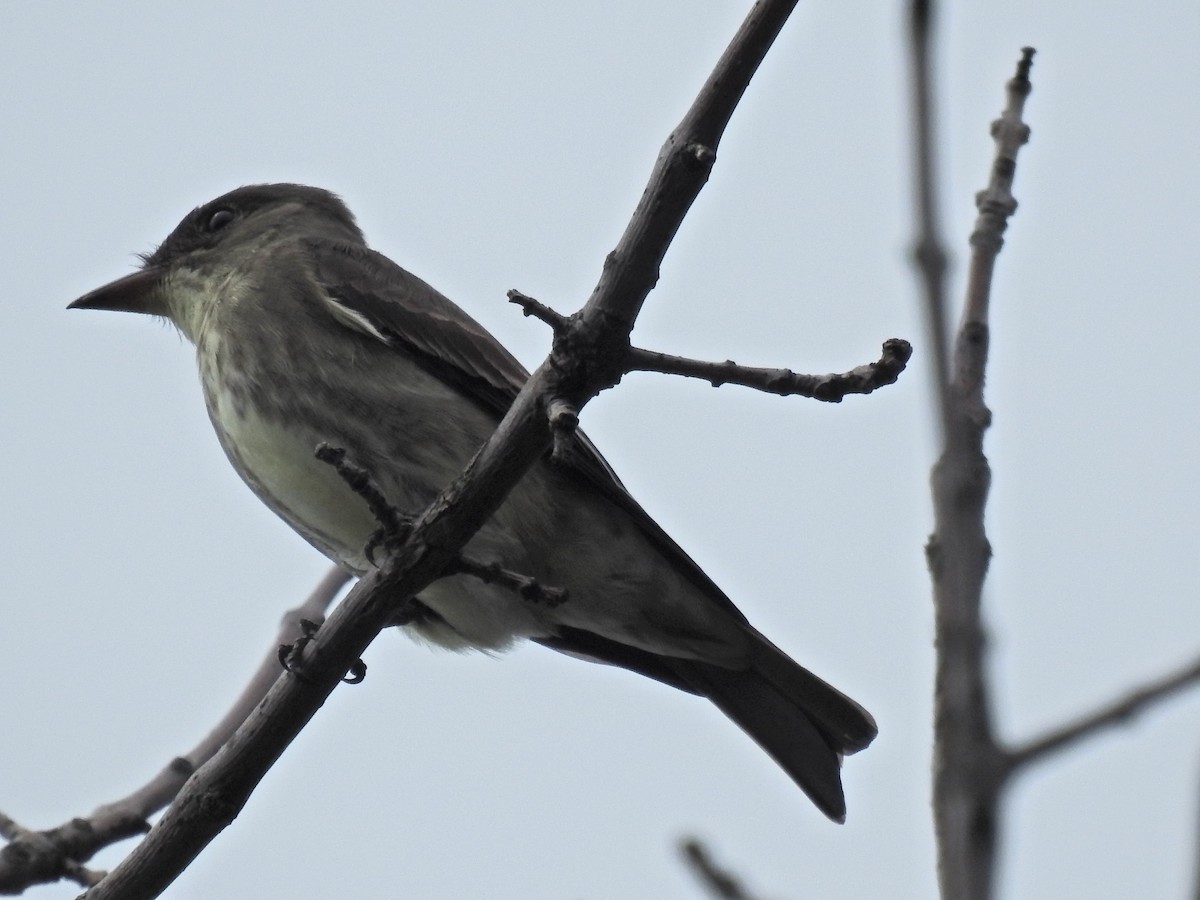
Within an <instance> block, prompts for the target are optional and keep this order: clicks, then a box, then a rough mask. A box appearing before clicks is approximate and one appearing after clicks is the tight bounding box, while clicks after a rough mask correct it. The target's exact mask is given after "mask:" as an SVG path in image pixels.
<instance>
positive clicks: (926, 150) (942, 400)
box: [908, 0, 950, 434]
mask: <svg viewBox="0 0 1200 900" xmlns="http://www.w3.org/2000/svg"><path fill="white" fill-rule="evenodd" d="M933 5H934V4H933V0H913V2H912V6H910V7H909V22H908V24H909V31H908V36H909V44H910V52H909V61H910V62H911V64H912V72H911V76H912V77H911V84H912V119H913V181H914V183H913V192H914V194H915V195H916V201H917V204H916V206H917V223H916V225H917V239H916V242H915V243H914V244H913V248H912V254H913V262H915V263H916V265H917V274H918V276H919V277H920V279H921V286H922V288H923V289H924V292H925V304H924V306H925V334H926V339H927V341H928V344H929V347H930V349H931V351H932V353H933V373H932V375H933V380H934V389H935V390H936V391H937V394H938V397H937V400H938V409H939V410H941V411H942V413H943V416H944V414H945V412H946V410H947V409H949V406H950V404H949V400H948V398H947V396H946V391H947V390H948V387H949V381H950V327H949V325H948V324H947V319H946V305H947V304H946V268H947V254H946V242H945V239H944V238H943V237H942V233H941V225H940V223H939V218H938V199H937V174H936V173H937V159H936V158H935V139H934V132H935V127H934V112H935V107H934V102H933V77H932V71H933V60H932V56H933V53H932V46H933V17H934V9H933ZM946 430H947V424H946V422H945V419H944V418H943V420H942V433H943V434H945V432H946Z"/></svg>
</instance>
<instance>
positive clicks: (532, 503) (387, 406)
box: [72, 184, 876, 821]
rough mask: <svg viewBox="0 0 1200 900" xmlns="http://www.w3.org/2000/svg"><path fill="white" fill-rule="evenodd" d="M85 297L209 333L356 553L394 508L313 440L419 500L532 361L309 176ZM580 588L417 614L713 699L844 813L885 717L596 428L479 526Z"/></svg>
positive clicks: (497, 557) (188, 235)
mask: <svg viewBox="0 0 1200 900" xmlns="http://www.w3.org/2000/svg"><path fill="white" fill-rule="evenodd" d="M72 305H73V306H80V307H90V308H105V309H123V310H130V311H136V312H144V313H152V314H156V315H161V316H165V317H167V318H169V319H170V320H171V321H172V322H174V323H175V324H176V325H177V326H178V327H179V328H180V330H181V331H182V332H183V333H184V334H185V335H186V336H187V337H188V338H189V339H190V340H191V341H192V342H193V343H194V344H195V346H196V355H197V360H198V363H199V368H200V376H201V383H202V385H203V389H204V397H205V403H206V404H207V407H208V413H209V416H210V418H211V419H212V422H213V426H214V428H215V430H216V432H217V437H218V439H219V440H220V442H221V446H222V447H223V448H224V450H225V453H226V454H227V456H228V457H229V459H230V461H231V462H232V463H233V465H234V468H236V469H237V471H238V473H239V474H240V475H241V476H242V478H243V479H244V480H245V481H246V483H247V484H248V485H249V486H250V487H251V489H252V490H253V491H254V492H255V493H256V494H257V495H258V496H259V498H260V499H261V500H262V501H263V502H264V503H266V504H267V506H269V507H270V508H271V509H273V510H274V511H275V512H276V513H278V514H279V515H280V516H281V517H282V518H283V519H284V520H285V521H286V522H287V523H288V524H289V525H291V526H292V528H294V529H295V530H296V531H297V532H298V533H299V534H300V535H301V536H303V537H304V538H305V539H306V540H308V541H309V542H310V543H312V544H313V545H314V546H315V547H317V548H318V549H319V550H321V552H323V553H324V554H325V555H327V556H328V557H330V558H331V559H333V560H335V561H337V562H338V563H340V564H342V565H344V566H346V567H347V568H349V569H351V570H353V571H354V572H357V573H362V572H364V571H366V570H367V568H368V567H369V564H368V562H367V560H366V559H365V557H364V555H363V548H364V546H365V544H366V541H367V539H368V537H369V536H370V535H371V533H372V531H373V530H374V529H375V527H376V523H375V521H374V519H373V517H372V515H371V513H370V511H369V510H368V509H367V506H366V503H365V502H364V501H363V500H362V498H360V497H359V496H357V495H356V494H354V493H353V492H352V491H351V490H350V489H349V488H348V487H347V486H346V485H345V483H344V482H343V481H342V480H341V478H340V477H339V476H338V475H337V473H336V472H335V471H334V470H333V469H332V468H330V467H329V466H327V465H325V464H324V463H321V462H319V461H318V460H316V458H315V457H314V456H313V451H314V448H315V447H316V446H317V445H318V444H319V443H321V442H327V443H329V444H331V445H333V446H337V447H341V448H343V449H345V451H346V453H347V455H348V457H349V459H350V460H352V461H353V462H354V463H356V464H357V465H359V466H361V467H363V468H364V469H366V470H367V471H368V472H369V473H370V474H371V476H372V477H373V478H374V479H375V481H376V482H377V483H378V484H379V486H380V487H381V488H382V489H383V491H384V493H385V494H386V495H387V497H388V499H389V501H390V502H391V503H392V504H393V505H394V506H395V507H396V508H397V509H398V510H400V511H401V512H406V513H416V512H418V511H419V510H420V509H422V508H423V507H424V506H425V505H426V504H427V503H428V502H429V501H430V500H431V499H432V498H433V497H434V496H435V495H436V494H437V493H438V492H439V491H441V490H442V489H443V488H444V487H445V486H446V485H447V484H449V482H450V481H451V480H452V479H453V478H454V477H455V476H456V475H457V474H458V473H459V472H460V471H461V470H462V468H463V466H464V465H465V464H466V462H467V460H468V459H469V458H470V456H471V455H472V454H473V453H474V452H475V451H476V450H477V449H478V448H479V446H480V445H481V444H482V443H483V442H484V440H486V438H487V437H488V435H489V434H490V433H491V432H492V431H493V430H494V429H495V426H496V424H497V423H498V421H499V419H500V417H501V416H502V415H503V413H504V411H505V410H506V409H507V408H508V406H509V405H510V404H511V402H512V400H513V398H514V397H515V396H516V394H517V392H518V391H519V389H520V387H521V386H522V384H523V383H524V381H525V380H526V378H527V377H528V376H527V372H526V371H525V369H524V368H523V367H522V366H521V365H520V363H518V362H517V360H516V359H515V358H514V357H513V356H512V355H511V354H509V353H508V352H507V351H506V350H505V349H504V348H503V347H501V346H500V344H499V343H497V342H496V340H495V339H494V338H493V337H492V336H491V335H490V334H488V333H487V332H486V331H485V330H484V329H483V328H482V327H481V326H480V325H479V324H477V323H476V322H475V321H474V320H473V319H471V318H470V317H469V316H467V315H466V313H464V312H463V311H462V310H460V309H459V308H458V307H457V306H455V305H454V304H453V303H451V302H450V301H449V300H447V299H446V298H445V297H443V296H442V295H441V294H439V293H438V292H437V291H435V290H434V289H433V288H431V287H430V286H429V285H427V284H425V283H424V282H423V281H420V280H419V279H417V278H416V277H414V276H413V275H411V274H409V273H408V272H406V271H405V270H404V269H401V268H400V267H399V266H397V265H396V264H395V263H393V262H392V261H391V260H389V259H387V258H386V257H384V256H382V255H380V254H379V253H376V252H375V251H373V250H371V249H369V248H368V247H367V245H366V243H365V240H364V238H363V235H362V233H361V231H360V230H359V229H358V226H357V225H356V224H355V222H354V218H353V216H352V215H351V213H350V211H349V210H348V209H347V208H346V206H345V205H344V204H343V203H342V202H341V200H339V199H338V198H337V197H335V196H334V195H333V194H331V193H329V192H327V191H323V190H320V189H317V188H311V187H305V186H302V185H289V184H278V185H254V186H249V187H243V188H239V189H237V190H235V191H232V192H230V193H228V194H226V195H225V196H223V197H220V198H218V199H216V200H214V201H212V202H211V203H208V204H206V205H204V206H202V207H200V208H198V209H196V210H194V211H193V212H192V213H190V214H189V215H188V216H187V217H186V218H185V219H184V220H183V221H182V222H181V223H180V224H179V226H178V227H177V228H176V229H175V230H174V231H173V232H172V233H171V234H170V236H168V237H167V239H166V240H165V241H164V242H163V243H162V245H161V246H160V247H159V248H158V249H157V250H156V251H155V252H154V253H152V254H150V255H149V256H146V257H145V258H144V266H143V268H142V270H141V271H139V272H137V273H135V274H133V275H130V276H127V277H126V278H123V279H120V280H118V281H116V282H113V283H112V284H110V285H107V286H105V287H103V288H100V289H99V290H97V291H93V292H92V293H90V294H88V295H86V296H85V297H82V298H80V300H78V301H76V302H75V303H74V304H72ZM466 552H467V553H469V554H470V555H471V556H472V557H475V558H477V559H481V560H484V561H493V560H494V561H496V562H499V563H501V564H503V565H504V566H506V567H507V568H510V569H515V570H517V571H519V572H522V573H524V574H527V575H530V576H533V577H534V578H536V579H538V580H539V581H540V582H541V583H543V584H546V585H551V586H556V587H563V588H566V589H567V590H568V592H569V599H568V600H567V602H565V603H563V604H561V605H558V606H551V605H548V604H539V603H536V602H528V601H525V600H523V599H522V598H521V597H519V596H518V595H517V594H515V593H514V592H512V591H510V590H508V589H506V588H503V587H499V586H493V585H487V584H484V583H483V582H481V581H479V580H477V579H473V578H470V577H467V576H462V575H455V576H450V577H447V578H443V579H441V580H439V581H437V582H435V583H434V584H432V585H430V586H429V588H427V589H426V590H425V591H423V592H422V593H421V594H420V596H419V598H418V600H419V603H418V604H417V605H416V606H415V607H414V609H415V610H416V612H415V613H414V614H412V615H410V616H409V617H408V618H407V619H406V621H405V622H404V626H405V627H406V628H407V629H409V630H410V631H412V632H414V633H416V634H418V635H419V636H421V637H423V638H425V639H426V640H428V641H431V642H433V643H436V644H440V645H443V646H448V647H456V648H463V647H478V648H483V649H492V650H500V649H504V648H506V647H507V646H509V645H510V644H511V643H512V642H513V641H515V640H518V639H521V638H528V639H532V640H534V641H537V642H538V643H541V644H544V645H545V646H548V647H552V648H554V649H556V650H559V651H562V652H564V653H569V654H572V655H575V656H580V657H584V658H587V659H590V660H594V661H598V662H604V663H609V664H612V665H617V666H621V667H623V668H627V669H631V670H633V671H636V672H640V673H642V674H644V675H647V676H649V677H651V678H655V679H657V680H659V681H662V682H665V683H667V684H670V685H672V686H674V687H677V688H680V689H682V690H685V691H689V692H691V693H695V694H699V695H701V696H705V697H708V698H709V699H710V700H711V701H712V702H713V703H714V704H716V706H717V707H718V708H720V709H721V711H722V712H724V713H725V714H726V715H728V716H729V717H730V718H731V719H733V720H734V721H735V722H737V723H738V725H740V726H741V727H742V728H743V729H744V730H745V731H746V732H747V733H748V734H750V736H751V737H753V738H754V739H755V740H756V741H757V742H758V743H759V744H760V745H761V746H762V747H763V748H764V749H765V750H766V751H767V752H768V753H770V754H771V756H773V757H774V758H775V760H776V761H777V762H778V763H779V764H780V765H781V766H782V767H783V769H784V770H785V771H786V772H787V773H788V774H789V775H790V776H791V777H792V778H793V780H795V781H796V783H797V784H798V785H799V786H800V787H801V788H802V789H803V790H804V791H805V792H806V793H807V794H808V796H809V797H810V798H812V800H813V801H814V802H815V803H816V804H817V806H818V807H819V808H820V809H821V810H822V811H823V812H824V813H825V814H826V815H828V816H829V817H831V818H833V819H835V820H837V821H841V820H842V819H843V818H844V816H845V802H844V800H843V795H842V786H841V778H840V764H841V757H842V755H843V754H847V753H853V752H855V751H857V750H860V749H862V748H863V747H865V746H866V745H867V744H869V743H870V742H871V740H872V739H873V738H874V736H875V733H876V729H875V723H874V721H873V720H872V719H871V716H870V715H869V714H868V713H867V712H866V711H865V710H863V709H862V707H860V706H859V705H858V704H856V703H855V702H854V701H853V700H851V699H849V698H848V697H846V696H845V695H843V694H841V693H840V692H838V691H837V690H836V689H834V688H833V687H831V686H830V685H828V684H826V683H825V682H823V681H821V680H820V679H819V678H817V677H816V676H815V675H813V674H812V673H810V672H808V671H807V670H806V669H804V668H802V667H801V666H799V665H797V664H796V663H794V662H793V661H792V660H791V659H789V658H788V657H787V656H786V655H785V654H784V653H783V652H782V651H780V650H779V649H778V648H776V647H775V646H774V645H773V644H771V643H770V642H769V641H768V640H767V639H766V638H765V637H763V636H762V635H761V634H759V633H758V632H757V631H756V630H755V629H754V628H753V627H752V626H751V625H750V624H749V623H748V622H747V621H746V618H745V617H744V616H743V615H742V614H741V613H740V612H739V611H738V610H737V608H736V607H735V606H734V605H733V603H732V602H731V601H730V600H729V599H728V598H727V597H726V596H725V595H724V594H723V593H722V592H721V590H720V589H719V588H718V587H717V586H716V585H715V584H713V583H712V581H711V580H709V578H708V577H707V576H706V575H705V574H704V573H703V572H702V571H701V569H700V568H699V567H698V566H697V565H696V564H695V563H694V562H693V561H692V560H691V559H690V558H689V557H688V556H687V554H685V553H684V552H683V551H682V550H681V549H680V548H679V547H678V545H676V544H675V542H674V541H672V540H671V538H670V537H668V536H667V534H666V533H665V532H663V530H662V529H661V528H659V526H658V525H657V524H655V522H654V521H653V520H652V519H651V518H650V517H649V516H648V515H647V514H646V513H645V512H644V511H643V510H642V508H641V507H640V506H638V504H637V503H636V502H635V501H634V500H633V498H632V497H631V496H630V495H629V493H628V492H627V491H626V490H625V488H624V486H623V485H622V484H621V483H620V481H619V480H618V479H617V477H616V476H615V475H614V474H613V472H612V470H611V469H610V468H609V466H608V465H607V464H606V463H605V462H604V460H603V459H602V457H601V456H600V455H599V453H597V452H596V450H595V448H594V447H592V445H591V443H590V442H589V441H588V440H587V438H586V437H584V436H583V435H582V434H579V435H577V436H576V437H575V438H573V439H572V442H571V445H570V446H569V449H568V452H567V454H566V458H565V462H563V463H561V464H556V463H552V462H551V461H550V460H549V458H546V459H544V460H541V461H539V462H538V463H537V464H536V465H535V466H534V467H533V469H532V470H531V471H530V472H529V473H528V474H527V475H526V476H525V478H524V479H523V480H522V481H521V482H520V483H519V484H518V485H517V487H516V488H515V489H514V490H513V491H512V493H511V494H510V495H509V497H508V498H507V500H506V501H505V502H504V504H503V505H502V506H501V507H500V509H499V510H498V511H497V512H496V514H495V515H494V516H493V517H492V519H491V520H489V522H488V523H487V524H486V525H485V526H484V527H483V528H482V529H481V531H480V532H479V533H478V534H477V535H476V536H475V537H474V538H473V539H472V540H471V542H470V543H469V544H468V545H467V548H466Z"/></svg>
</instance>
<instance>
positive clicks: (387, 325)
mask: <svg viewBox="0 0 1200 900" xmlns="http://www.w3.org/2000/svg"><path fill="white" fill-rule="evenodd" d="M310 243H311V244H312V245H313V246H312V247H311V249H312V250H313V251H314V252H311V253H309V254H307V256H308V259H309V260H310V264H311V266H312V268H313V274H314V275H315V276H316V278H317V280H318V281H319V282H320V283H321V285H322V287H323V289H324V292H325V295H326V300H327V302H328V304H329V306H330V311H331V312H332V313H333V314H334V317H335V318H336V319H337V320H339V321H340V322H341V323H342V324H343V325H346V326H348V327H351V328H356V329H358V330H359V331H362V332H365V333H367V334H369V335H372V336H374V337H376V338H377V339H379V340H380V341H383V342H384V343H386V344H388V345H389V346H393V347H396V348H397V349H402V350H404V352H406V353H407V354H409V355H410V356H411V357H412V358H413V359H414V360H416V361H417V362H418V363H419V364H420V365H422V366H424V367H425V368H426V370H427V371H429V372H430V374H432V375H434V376H436V377H438V378H440V379H441V380H442V381H445V382H446V383H448V384H450V385H453V386H454V387H455V388H457V389H458V390H459V391H460V392H462V394H463V395H464V396H466V397H468V398H470V399H471V400H472V401H474V402H475V403H477V404H479V405H480V406H481V407H483V408H484V409H486V410H487V411H488V412H490V413H491V414H493V415H495V416H496V418H497V420H499V418H500V417H502V416H503V415H504V413H505V412H507V411H508V408H509V407H510V406H511V405H512V402H513V400H514V399H516V396H517V394H518V392H519V391H520V390H521V388H522V386H524V384H525V382H526V380H528V378H529V372H528V371H526V369H525V367H524V366H522V365H521V363H520V362H518V361H517V359H516V357H514V356H513V355H512V354H511V353H509V352H508V351H507V350H505V349H504V347H503V346H502V345H501V344H500V342H499V341H497V340H496V339H495V338H494V337H492V335H491V334H490V333H488V331H487V329H485V328H484V327H483V326H482V325H480V324H479V323H478V322H476V321H475V320H474V319H472V318H471V317H470V316H469V315H467V314H466V313H465V312H463V311H462V310H461V309H459V308H458V306H456V305H455V304H454V303H452V302H451V301H450V300H448V299H447V298H446V297H444V296H443V295H442V294H440V293H438V291H436V290H434V289H433V288H432V287H431V286H429V285H428V284H426V283H425V282H424V281H422V280H421V279H419V278H417V277H416V276H415V275H412V274H411V273H409V272H407V271H406V270H404V269H402V268H401V267H400V266H398V265H396V264H395V263H394V262H392V261H391V260H390V259H388V258H387V257H386V256H384V255H383V254H381V253H376V252H375V251H373V250H370V249H368V248H366V247H365V246H361V245H356V244H349V243H336V242H331V241H315V240H314V241H311V242H310ZM558 463H559V465H558V468H559V470H560V471H562V470H565V471H566V472H568V473H569V474H570V475H572V476H575V477H577V478H579V479H581V480H583V481H585V482H587V483H588V484H590V485H591V486H592V487H593V488H594V489H595V490H597V491H598V492H599V493H601V494H602V495H604V496H605V497H606V498H607V499H608V500H609V501H611V502H612V503H615V504H616V505H617V506H618V507H620V508H621V509H622V510H624V511H625V512H626V513H627V514H628V515H629V516H630V518H631V519H633V521H634V522H635V523H636V524H637V525H638V527H639V528H640V529H641V530H642V532H643V533H644V534H645V535H646V536H647V537H648V538H649V539H650V540H651V542H652V543H653V544H654V545H655V546H656V547H657V548H658V550H659V552H660V553H662V554H663V555H664V556H665V557H666V558H667V559H669V560H671V561H672V562H673V563H674V564H676V566H677V567H678V568H679V570H680V571H682V572H686V573H687V574H688V575H689V576H690V578H691V580H692V581H693V582H694V583H695V584H696V586H697V587H698V588H700V590H701V591H702V592H703V593H704V594H706V595H707V596H709V597H710V598H711V599H712V600H714V601H715V602H717V603H718V604H719V605H721V606H723V607H724V608H725V609H726V610H727V611H728V612H729V613H731V614H732V615H733V616H734V617H735V618H736V619H737V620H738V621H739V622H743V623H744V622H745V621H746V619H745V617H744V616H743V615H742V613H741V612H740V611H739V610H738V609H737V607H736V606H734V605H733V602H732V601H731V600H729V599H728V598H727V597H726V596H725V594H724V593H723V592H722V591H721V589H720V588H718V587H717V586H716V585H715V584H714V583H713V582H712V580H711V579H710V578H709V577H708V576H707V575H705V574H704V571H703V570H702V569H701V568H700V567H699V566H698V565H696V563H695V561H693V560H692V558H691V557H690V556H688V555H687V554H686V553H685V552H684V551H683V549H682V548H680V546H679V545H678V544H676V543H675V541H673V540H672V539H671V537H670V536H669V535H668V534H667V533H666V532H665V531H663V529H662V528H661V527H660V526H659V525H658V523H657V522H655V521H654V520H653V519H652V518H651V517H650V516H649V515H648V514H647V513H646V511H645V510H643V509H642V507H641V506H640V505H639V504H638V502H637V501H636V500H634V499H633V497H632V496H631V495H630V494H629V492H628V491H627V490H626V489H625V486H624V485H623V484H621V481H620V479H619V478H617V475H616V473H615V472H613V470H612V467H611V466H609V464H608V463H607V462H606V461H605V460H604V457H602V456H601V455H600V452H599V451H598V450H597V449H596V448H595V446H593V444H592V442H591V441H590V440H588V438H587V436H586V435H585V434H583V432H576V434H575V436H574V438H573V439H572V440H571V441H570V442H569V443H568V445H567V447H566V450H565V453H563V454H562V458H561V459H559V460H558Z"/></svg>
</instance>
